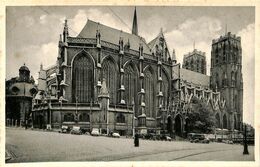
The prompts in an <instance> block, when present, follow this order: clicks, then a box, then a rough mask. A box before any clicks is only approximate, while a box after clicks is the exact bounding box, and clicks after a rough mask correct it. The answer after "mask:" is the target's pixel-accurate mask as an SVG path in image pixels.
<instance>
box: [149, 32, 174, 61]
mask: <svg viewBox="0 0 260 167" xmlns="http://www.w3.org/2000/svg"><path fill="white" fill-rule="evenodd" d="M161 37H162V38H163V39H164V46H166V48H167V50H168V53H167V56H170V52H169V47H168V45H167V42H166V39H165V38H164V35H163V31H162V29H161V31H160V33H159V34H158V35H157V36H156V37H155V38H154V39H153V40H152V41H150V42H149V43H148V46H149V47H150V49H151V50H152V52H155V46H156V45H159V42H160V41H159V40H160V38H161Z"/></svg>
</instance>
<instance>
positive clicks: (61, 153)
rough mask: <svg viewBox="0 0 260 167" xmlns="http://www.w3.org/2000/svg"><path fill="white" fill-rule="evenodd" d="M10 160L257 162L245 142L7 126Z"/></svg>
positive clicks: (250, 147) (252, 147)
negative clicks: (136, 139)
mask: <svg viewBox="0 0 260 167" xmlns="http://www.w3.org/2000/svg"><path fill="white" fill-rule="evenodd" d="M6 151H7V153H8V155H9V156H11V159H10V160H8V161H7V162H8V163H17V162H47V161H191V160H194V161H196V160H199V161H201V160H205V161H212V160H216V161H217V160H221V161H253V160H254V146H249V153H250V154H249V155H243V154H242V152H243V146H242V145H231V144H224V143H210V144H200V143H189V142H187V141H150V140H140V147H134V143H133V139H130V138H109V137H103V136H99V137H93V136H88V135H71V134H60V133H57V132H47V131H37V130H24V129H16V128H6Z"/></svg>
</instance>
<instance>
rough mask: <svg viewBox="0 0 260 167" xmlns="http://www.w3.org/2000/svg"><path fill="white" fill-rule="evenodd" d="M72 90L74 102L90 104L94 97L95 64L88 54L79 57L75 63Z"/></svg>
mask: <svg viewBox="0 0 260 167" xmlns="http://www.w3.org/2000/svg"><path fill="white" fill-rule="evenodd" d="M72 89H73V90H72V93H73V97H72V98H73V102H76V100H77V102H79V103H86V102H90V101H91V99H92V98H93V96H94V63H93V61H92V59H91V58H90V57H89V56H88V55H86V54H83V53H81V54H80V55H77V56H76V57H75V59H74V61H73V73H72Z"/></svg>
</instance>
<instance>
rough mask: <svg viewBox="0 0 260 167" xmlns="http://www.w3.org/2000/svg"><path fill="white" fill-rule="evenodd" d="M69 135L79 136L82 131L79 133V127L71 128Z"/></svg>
mask: <svg viewBox="0 0 260 167" xmlns="http://www.w3.org/2000/svg"><path fill="white" fill-rule="evenodd" d="M70 134H74V135H81V134H82V131H81V129H80V127H79V126H73V127H72V129H71V131H70Z"/></svg>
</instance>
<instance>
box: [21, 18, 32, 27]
mask: <svg viewBox="0 0 260 167" xmlns="http://www.w3.org/2000/svg"><path fill="white" fill-rule="evenodd" d="M23 21H24V24H25V26H26V27H31V26H32V25H33V24H34V23H35V20H34V18H33V17H32V16H25V17H24V19H23Z"/></svg>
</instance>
